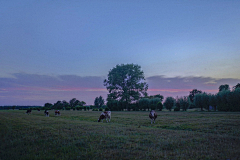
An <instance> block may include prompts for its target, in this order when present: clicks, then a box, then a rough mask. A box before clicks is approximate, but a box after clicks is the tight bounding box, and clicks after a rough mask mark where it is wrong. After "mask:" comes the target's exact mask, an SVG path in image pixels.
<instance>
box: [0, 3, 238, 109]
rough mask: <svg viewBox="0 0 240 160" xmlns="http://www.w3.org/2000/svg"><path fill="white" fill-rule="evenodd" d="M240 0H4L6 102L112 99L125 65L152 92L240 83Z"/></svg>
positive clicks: (0, 11)
mask: <svg viewBox="0 0 240 160" xmlns="http://www.w3.org/2000/svg"><path fill="white" fill-rule="evenodd" d="M239 8H240V1H238V0H229V1H226V0H211V1H208V0H195V1H190V0H182V1H179V0H172V1H168V0H161V1H157V0H152V1H146V0H131V1H127V0H102V1H99V0H91V1H87V0H80V1H76V0H68V1H62V0H58V1H56V0H51V1H49V0H43V1H32V0H21V1H17V0H16V1H15V0H11V1H6V0H2V1H0V106H3V105H40V106H43V105H44V104H45V103H55V102H57V101H58V100H66V101H69V100H71V99H72V98H76V99H78V100H81V101H85V102H86V103H87V104H88V105H91V104H93V103H94V99H95V98H96V97H99V96H102V97H103V98H105V99H106V97H107V94H108V91H107V90H106V87H105V86H104V85H103V81H104V79H106V78H107V75H108V73H109V71H110V70H111V69H112V68H114V67H115V66H116V65H117V64H132V63H133V64H137V65H139V66H141V69H142V70H143V72H144V75H145V79H146V82H147V83H148V85H149V89H148V94H149V95H155V94H161V95H163V96H164V97H165V98H166V97H169V96H172V97H176V96H179V97H181V96H187V95H189V92H190V91H191V90H193V89H198V90H202V91H203V92H207V93H212V94H214V93H217V92H218V87H219V86H220V85H222V84H229V86H230V87H233V86H235V85H236V84H237V83H240V74H239V73H240V66H239V61H240V18H239V15H240V9H239Z"/></svg>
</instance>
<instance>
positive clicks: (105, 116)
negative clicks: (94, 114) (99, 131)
mask: <svg viewBox="0 0 240 160" xmlns="http://www.w3.org/2000/svg"><path fill="white" fill-rule="evenodd" d="M104 119H106V121H107V122H108V120H109V122H110V120H111V111H105V112H102V113H101V115H100V117H99V119H98V122H100V121H101V120H102V122H103V120H104Z"/></svg>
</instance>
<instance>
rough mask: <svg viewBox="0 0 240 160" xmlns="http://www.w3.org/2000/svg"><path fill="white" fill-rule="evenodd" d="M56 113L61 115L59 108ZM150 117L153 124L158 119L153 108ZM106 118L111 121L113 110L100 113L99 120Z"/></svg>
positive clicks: (46, 111) (47, 115) (29, 110)
mask: <svg viewBox="0 0 240 160" xmlns="http://www.w3.org/2000/svg"><path fill="white" fill-rule="evenodd" d="M31 113H32V110H31V109H28V110H27V112H26V114H31ZM44 114H45V116H46V117H49V112H48V110H45V111H44ZM55 115H56V116H60V115H61V113H60V111H59V110H56V111H55ZM149 118H150V119H151V124H152V123H155V120H156V118H157V113H156V111H154V110H151V111H150V113H149ZM104 119H105V120H106V122H110V120H111V111H105V112H102V113H101V114H100V117H99V118H98V122H101V121H102V122H103V120H104Z"/></svg>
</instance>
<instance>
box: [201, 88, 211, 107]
mask: <svg viewBox="0 0 240 160" xmlns="http://www.w3.org/2000/svg"><path fill="white" fill-rule="evenodd" d="M201 96H202V97H201V100H202V102H201V104H202V107H203V108H205V109H207V110H208V111H209V98H210V97H209V95H208V94H207V93H205V92H204V93H202V94H201ZM201 110H202V108H201Z"/></svg>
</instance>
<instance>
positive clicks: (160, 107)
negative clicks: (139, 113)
mask: <svg viewBox="0 0 240 160" xmlns="http://www.w3.org/2000/svg"><path fill="white" fill-rule="evenodd" d="M157 109H158V110H159V111H162V109H163V104H162V102H158V103H157Z"/></svg>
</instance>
